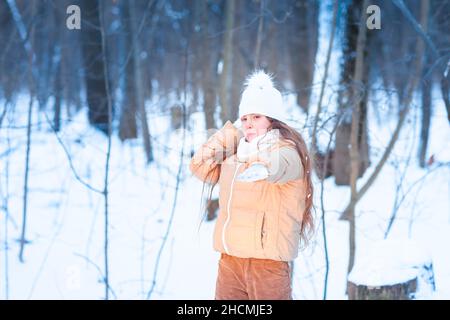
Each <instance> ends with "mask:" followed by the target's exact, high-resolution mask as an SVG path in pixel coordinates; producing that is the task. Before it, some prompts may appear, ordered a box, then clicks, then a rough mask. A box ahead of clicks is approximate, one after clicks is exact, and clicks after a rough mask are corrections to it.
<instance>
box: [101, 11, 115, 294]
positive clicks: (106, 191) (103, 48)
mask: <svg viewBox="0 0 450 320" xmlns="http://www.w3.org/2000/svg"><path fill="white" fill-rule="evenodd" d="M98 9H99V10H98V13H99V17H98V18H99V19H98V20H99V26H100V35H101V52H102V61H103V67H104V69H103V77H104V78H105V79H108V78H109V72H108V62H107V59H106V57H107V54H106V49H107V48H106V36H105V25H104V16H103V14H104V10H105V9H104V8H103V6H102V5H101V4H99V7H98ZM105 84H106V87H105V89H106V102H107V110H108V124H107V130H108V131H107V136H108V147H107V151H106V163H105V182H104V187H103V197H104V199H105V208H104V209H105V211H104V216H105V229H104V258H105V261H104V265H105V300H109V291H110V287H109V261H108V259H109V208H108V206H109V189H108V188H109V161H110V159H111V135H112V101H111V93H110V88H109V81H106V82H105Z"/></svg>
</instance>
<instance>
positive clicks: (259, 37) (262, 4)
mask: <svg viewBox="0 0 450 320" xmlns="http://www.w3.org/2000/svg"><path fill="white" fill-rule="evenodd" d="M264 8H265V1H264V0H260V8H259V23H258V33H257V34H256V47H255V62H254V64H253V67H254V68H255V69H256V68H257V67H258V66H259V64H260V61H259V56H260V52H261V43H262V36H263V35H262V33H263V25H264Z"/></svg>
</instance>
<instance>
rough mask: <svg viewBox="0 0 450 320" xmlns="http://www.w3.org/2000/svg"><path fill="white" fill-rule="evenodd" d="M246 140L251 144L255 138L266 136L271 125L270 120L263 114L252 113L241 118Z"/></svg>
mask: <svg viewBox="0 0 450 320" xmlns="http://www.w3.org/2000/svg"><path fill="white" fill-rule="evenodd" d="M241 122H242V130H243V131H244V136H245V140H247V141H248V142H251V141H252V140H253V139H254V138H255V137H257V136H260V135H262V134H265V133H266V132H267V131H268V130H269V128H270V125H271V122H270V120H269V119H268V118H267V117H266V116H263V115H262V114H257V113H251V114H246V115H245V116H242V117H241Z"/></svg>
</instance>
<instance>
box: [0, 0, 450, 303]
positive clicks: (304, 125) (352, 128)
mask: <svg viewBox="0 0 450 320" xmlns="http://www.w3.org/2000/svg"><path fill="white" fill-rule="evenodd" d="M71 5H76V6H77V7H73V6H72V7H70V6H71ZM373 5H375V7H374V6H373ZM378 14H379V15H378ZM78 22H80V25H79V27H80V28H81V29H78V25H77V24H78ZM0 25H1V28H0V44H1V45H0V241H1V245H0V299H213V298H214V288H215V277H216V273H217V262H218V258H219V254H218V253H217V252H214V251H213V249H212V231H213V226H214V218H215V216H216V215H217V210H216V209H217V202H216V201H217V200H216V199H215V196H216V194H215V192H217V190H215V191H214V192H213V198H212V201H211V202H210V203H208V204H206V203H205V201H206V200H205V199H206V196H207V194H206V193H205V192H203V193H202V190H203V185H202V183H201V182H200V181H198V180H196V179H195V178H193V177H192V175H191V174H190V172H189V170H188V163H189V160H190V157H191V155H192V152H193V151H194V150H196V148H197V147H198V146H199V145H200V144H201V143H202V142H203V141H205V140H206V138H207V132H208V129H214V128H220V127H221V126H222V124H223V123H224V122H225V121H226V120H232V121H234V120H235V119H236V118H237V106H238V103H239V97H240V93H241V90H242V84H243V81H244V79H245V76H246V75H247V74H248V73H249V72H250V71H252V70H253V69H254V68H264V69H265V70H267V71H268V72H271V73H273V74H274V75H275V78H274V80H275V83H276V85H277V86H278V88H279V89H280V90H281V91H282V92H283V94H284V98H285V102H286V108H285V110H284V112H285V113H286V115H287V116H288V117H289V119H290V123H289V124H290V125H292V126H294V127H295V128H297V129H298V130H299V132H301V133H302V135H303V136H304V137H305V139H306V141H307V143H308V144H309V147H310V149H311V152H312V153H313V154H314V158H315V160H316V167H315V172H314V185H315V194H314V200H315V215H316V231H315V235H314V238H313V239H312V242H311V244H310V245H309V246H308V247H307V248H306V249H305V250H302V251H301V252H300V253H299V257H298V258H297V259H296V260H295V261H294V277H293V288H294V298H295V299H384V298H386V299H450V250H449V246H450V208H449V195H450V166H449V164H450V139H449V138H450V130H449V123H450V122H449V121H450V101H449V99H450V96H449V86H450V71H449V58H450V1H446V0H422V1H419V0H405V1H401V0H393V1H381V0H370V1H367V0H364V1H362V0H342V1H332V0H324V1H314V0H277V1H275V0H167V1H165V0H130V1H124V0H82V1H80V0H76V1H75V0H74V1H71V0H58V1H56V0H53V1H52V0H33V1H28V0H0Z"/></svg>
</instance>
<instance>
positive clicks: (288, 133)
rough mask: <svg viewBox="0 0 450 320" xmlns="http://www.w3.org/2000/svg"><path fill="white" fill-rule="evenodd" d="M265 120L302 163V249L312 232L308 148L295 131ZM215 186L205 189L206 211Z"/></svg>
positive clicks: (212, 170) (282, 123)
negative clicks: (304, 189) (206, 193)
mask: <svg viewBox="0 0 450 320" xmlns="http://www.w3.org/2000/svg"><path fill="white" fill-rule="evenodd" d="M267 119H269V121H270V122H271V126H270V129H278V130H279V132H280V134H281V136H282V137H283V139H285V140H289V141H292V142H293V143H294V144H295V149H296V150H297V152H298V155H299V156H300V160H301V162H302V167H303V177H304V180H305V183H306V196H305V211H304V213H303V218H302V224H301V226H300V238H301V242H302V246H301V247H303V248H304V247H306V246H307V245H308V243H309V240H310V239H311V237H312V235H313V232H314V218H313V214H312V210H313V195H314V187H313V184H312V180H311V169H312V163H311V160H312V159H311V157H310V155H309V152H308V147H307V146H306V143H305V140H304V139H303V137H302V136H301V134H300V133H299V132H298V131H297V130H295V129H294V128H292V127H290V126H288V125H287V124H285V123H284V122H281V121H279V120H276V119H273V118H270V117H267ZM235 151H236V150H235ZM217 165H218V166H219V168H218V170H220V166H221V164H217ZM215 169H217V167H213V168H211V169H210V171H209V172H208V174H207V180H208V179H210V177H212V174H213V172H214V170H215ZM216 184H217V182H216V183H213V184H210V185H209V186H208V187H209V188H207V192H208V196H207V200H206V206H205V209H206V210H207V209H208V205H209V203H210V201H211V196H212V191H213V189H214V187H215V185H216ZM205 186H206V183H203V188H202V198H203V194H204V192H205ZM199 227H200V226H199Z"/></svg>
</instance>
